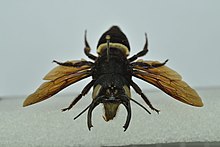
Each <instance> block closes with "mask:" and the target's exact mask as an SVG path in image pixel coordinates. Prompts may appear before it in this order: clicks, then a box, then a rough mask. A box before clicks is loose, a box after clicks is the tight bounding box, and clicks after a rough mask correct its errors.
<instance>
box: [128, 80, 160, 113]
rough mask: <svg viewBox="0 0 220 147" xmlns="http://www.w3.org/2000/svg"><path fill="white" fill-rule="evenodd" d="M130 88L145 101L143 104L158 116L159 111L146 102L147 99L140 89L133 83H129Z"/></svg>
mask: <svg viewBox="0 0 220 147" xmlns="http://www.w3.org/2000/svg"><path fill="white" fill-rule="evenodd" d="M130 84H131V86H132V87H133V88H134V90H135V92H137V93H138V94H139V95H140V96H141V97H142V98H143V100H144V101H145V103H146V104H147V105H148V106H149V107H150V108H151V109H152V110H154V111H156V112H157V113H158V114H159V112H160V110H158V109H156V108H154V107H153V105H152V104H151V103H150V101H149V100H148V98H147V97H146V96H145V95H144V94H143V92H142V90H141V89H140V87H139V86H138V85H137V84H136V83H134V82H133V81H130Z"/></svg>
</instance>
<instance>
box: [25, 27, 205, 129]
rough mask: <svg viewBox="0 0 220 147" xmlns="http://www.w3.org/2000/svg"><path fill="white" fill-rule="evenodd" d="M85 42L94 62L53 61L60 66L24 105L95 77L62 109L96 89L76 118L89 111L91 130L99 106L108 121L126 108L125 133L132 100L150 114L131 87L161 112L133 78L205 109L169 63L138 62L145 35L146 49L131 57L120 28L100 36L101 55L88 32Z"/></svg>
mask: <svg viewBox="0 0 220 147" xmlns="http://www.w3.org/2000/svg"><path fill="white" fill-rule="evenodd" d="M84 39H85V48H84V52H85V54H86V55H87V56H88V58H89V59H91V60H92V61H93V62H92V61H86V60H73V61H67V62H58V61H55V60H54V62H55V63H57V64H58V66H57V67H55V68H54V69H52V70H51V71H50V72H49V73H48V74H47V75H46V76H45V77H44V80H47V81H46V82H44V83H43V84H42V85H41V86H40V87H39V88H38V89H37V90H36V91H35V92H34V93H33V94H31V95H30V96H28V97H27V99H26V100H25V101H24V103H23V106H28V105H31V104H34V103H38V102H40V101H43V100H46V99H48V98H50V97H52V96H53V95H55V94H56V93H58V92H59V91H61V90H62V89H64V88H66V87H67V86H70V85H71V84H73V83H76V82H78V81H80V80H82V79H85V78H88V77H92V80H91V81H90V82H89V83H88V84H87V85H86V86H85V87H84V88H83V90H82V91H81V93H80V94H79V95H78V96H77V97H76V98H75V99H74V100H73V101H72V103H71V104H70V105H69V106H68V107H67V108H64V109H62V110H63V111H66V110H70V109H71V108H72V107H73V106H74V105H75V104H76V103H77V102H78V101H79V100H80V99H81V98H82V97H83V96H85V95H86V94H87V93H88V92H89V90H90V89H91V88H92V87H93V93H92V102H91V103H90V104H89V105H88V106H87V107H86V108H85V109H84V110H83V111H82V112H81V113H80V114H79V115H77V116H76V117H75V119H76V118H78V117H79V116H80V115H81V114H83V113H84V112H85V111H87V110H88V115H87V125H88V128H89V130H90V129H91V127H93V125H92V111H93V110H94V108H95V107H96V106H98V105H99V104H100V103H102V104H103V106H104V116H103V118H104V119H105V121H109V120H112V119H113V118H114V117H115V115H116V113H117V110H118V107H119V105H120V104H122V105H124V106H125V108H126V110H127V118H126V122H125V124H124V126H123V127H124V131H126V130H127V128H128V126H129V123H130V120H131V105H130V102H131V101H133V102H134V103H136V104H137V105H139V106H140V107H142V108H143V109H144V110H146V111H147V112H148V113H149V114H151V112H150V111H149V110H147V108H146V107H145V106H143V105H142V104H140V103H139V102H137V101H136V100H134V99H133V98H132V96H131V93H130V87H132V88H133V89H134V91H135V92H136V93H138V94H139V95H140V97H141V98H142V99H143V100H144V101H145V102H146V104H147V105H148V106H149V108H151V109H152V110H154V111H156V112H157V113H159V110H158V109H156V108H154V106H153V105H152V104H151V102H150V101H149V100H148V98H147V97H146V95H145V94H144V93H143V92H142V90H141V88H140V87H139V86H138V85H137V84H136V83H135V82H134V81H133V80H132V77H135V78H138V79H141V80H144V81H146V82H148V83H150V84H152V85H154V86H156V87H157V88H159V89H161V90H162V91H164V92H165V93H166V94H168V95H170V96H171V97H173V98H175V99H177V100H179V101H181V102H183V103H186V104H189V105H192V106H198V107H201V106H203V103H202V100H201V98H200V97H199V95H198V94H197V92H196V91H195V90H194V89H192V88H191V87H190V86H189V85H188V84H187V83H185V82H184V81H183V80H182V78H181V76H180V75H179V74H178V73H177V72H175V71H174V70H172V69H170V68H169V67H167V66H166V65H165V64H166V62H167V61H168V60H166V61H165V62H162V63H160V62H158V61H145V60H137V59H138V58H139V57H141V56H144V55H145V54H147V52H148V39H147V35H146V34H145V39H146V42H145V45H144V48H143V50H141V51H140V52H138V53H137V54H135V55H133V56H131V57H128V56H129V52H130V45H129V42H128V39H127V37H126V35H125V34H124V33H123V32H122V31H121V29H120V28H119V27H118V26H112V27H111V28H110V29H109V30H107V31H106V32H105V33H104V34H103V35H102V36H101V38H100V39H99V41H98V45H97V53H98V56H95V55H93V54H91V53H90V50H91V48H90V46H89V44H88V42H87V39H86V32H85V38H84Z"/></svg>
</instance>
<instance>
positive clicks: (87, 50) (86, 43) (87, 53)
mask: <svg viewBox="0 0 220 147" xmlns="http://www.w3.org/2000/svg"><path fill="white" fill-rule="evenodd" d="M86 34H87V31H85V36H84V40H85V48H84V53H85V54H86V56H88V58H90V59H92V60H96V59H97V57H96V56H94V55H93V54H91V53H90V51H91V48H90V46H89V43H88V41H87V38H86Z"/></svg>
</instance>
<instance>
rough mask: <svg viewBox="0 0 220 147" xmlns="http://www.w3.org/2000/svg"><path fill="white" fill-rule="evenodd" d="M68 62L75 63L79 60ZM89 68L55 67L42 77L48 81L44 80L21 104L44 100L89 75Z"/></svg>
mask: <svg viewBox="0 0 220 147" xmlns="http://www.w3.org/2000/svg"><path fill="white" fill-rule="evenodd" d="M68 62H72V63H76V62H80V61H68ZM90 68H91V67H90V66H88V65H85V66H82V67H79V68H76V67H67V66H57V67H55V68H54V69H52V70H51V71H50V72H49V73H48V74H47V75H46V76H45V77H44V80H50V81H47V82H44V83H43V84H42V85H40V87H39V88H38V89H37V90H36V91H35V92H34V93H33V94H31V95H29V96H28V97H27V98H26V100H25V101H24V103H23V106H24V107H25V106H28V105H32V104H35V103H38V102H40V101H43V100H46V99H48V98H50V97H51V96H53V95H55V94H56V93H58V92H59V91H61V90H62V89H64V88H65V87H67V86H69V85H71V84H73V83H75V82H77V81H79V80H81V79H84V78H86V77H89V76H90V74H89V72H88V70H89V69H90Z"/></svg>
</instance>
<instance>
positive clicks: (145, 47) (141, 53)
mask: <svg viewBox="0 0 220 147" xmlns="http://www.w3.org/2000/svg"><path fill="white" fill-rule="evenodd" d="M145 39H146V42H145V45H144V49H143V50H142V51H140V52H138V53H137V54H135V55H134V56H132V57H130V58H129V59H128V60H129V61H130V62H133V61H134V60H136V59H137V58H138V57H142V56H144V55H146V54H147V52H148V39H147V34H146V33H145Z"/></svg>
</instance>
